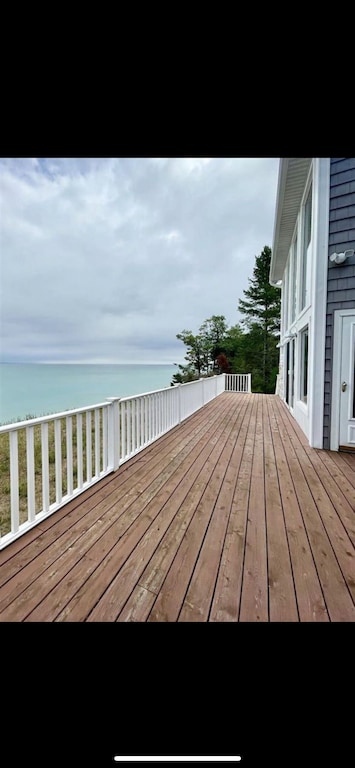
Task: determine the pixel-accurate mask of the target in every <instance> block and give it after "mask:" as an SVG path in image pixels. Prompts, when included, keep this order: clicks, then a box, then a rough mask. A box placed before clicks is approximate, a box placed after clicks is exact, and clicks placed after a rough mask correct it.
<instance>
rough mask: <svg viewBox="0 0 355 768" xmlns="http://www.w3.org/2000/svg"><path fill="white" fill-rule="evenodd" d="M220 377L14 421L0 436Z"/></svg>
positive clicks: (2, 427)
mask: <svg viewBox="0 0 355 768" xmlns="http://www.w3.org/2000/svg"><path fill="white" fill-rule="evenodd" d="M220 376H224V373H220V374H216V373H215V374H214V375H213V376H204V377H202V378H201V379H195V380H194V381H186V382H185V383H184V384H175V385H174V386H173V387H171V386H169V387H161V388H160V389H152V390H151V391H150V392H139V394H137V395H128V396H127V397H121V398H116V397H115V398H108V399H107V400H106V401H104V402H103V403H95V404H94V405H86V406H83V407H81V408H72V409H70V410H68V411H60V412H58V413H49V414H47V415H46V416H36V417H35V418H34V419H25V420H24V421H15V422H12V423H10V424H4V425H3V426H1V427H0V434H1V433H2V432H14V431H15V430H18V429H23V428H24V427H32V426H35V425H36V424H43V423H44V422H46V421H54V420H55V419H63V418H65V417H66V416H75V415H76V414H77V413H86V412H87V411H94V410H95V409H96V408H103V407H105V408H108V406H109V405H110V402H109V400H110V399H113V400H116V399H119V400H120V402H121V403H122V402H127V401H128V400H135V399H137V398H139V397H146V396H147V395H154V394H156V393H157V392H166V391H169V392H170V391H171V390H172V389H174V387H176V386H180V387H187V386H190V384H198V383H199V382H200V381H204V380H205V379H207V381H208V380H209V379H216V378H219V377H220Z"/></svg>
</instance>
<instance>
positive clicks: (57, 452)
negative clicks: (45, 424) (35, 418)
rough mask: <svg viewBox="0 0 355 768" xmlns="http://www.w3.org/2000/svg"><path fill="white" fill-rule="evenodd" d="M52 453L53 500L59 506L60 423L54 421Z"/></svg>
mask: <svg viewBox="0 0 355 768" xmlns="http://www.w3.org/2000/svg"><path fill="white" fill-rule="evenodd" d="M54 453H55V500H56V503H57V504H60V502H61V500H62V498H63V480H62V422H61V420H60V419H55V421H54Z"/></svg>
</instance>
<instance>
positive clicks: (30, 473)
mask: <svg viewBox="0 0 355 768" xmlns="http://www.w3.org/2000/svg"><path fill="white" fill-rule="evenodd" d="M26 455H27V519H28V520H30V521H31V522H32V521H33V520H34V519H35V517H36V501H35V457H34V427H27V428H26Z"/></svg>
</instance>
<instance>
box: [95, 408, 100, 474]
mask: <svg viewBox="0 0 355 768" xmlns="http://www.w3.org/2000/svg"><path fill="white" fill-rule="evenodd" d="M100 445H101V439H100V410H99V408H95V477H100V453H101V450H100Z"/></svg>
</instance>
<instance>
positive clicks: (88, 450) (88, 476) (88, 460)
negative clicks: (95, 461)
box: [86, 411, 92, 483]
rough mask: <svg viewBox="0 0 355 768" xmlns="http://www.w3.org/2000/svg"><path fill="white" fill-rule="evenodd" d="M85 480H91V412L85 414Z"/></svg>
mask: <svg viewBox="0 0 355 768" xmlns="http://www.w3.org/2000/svg"><path fill="white" fill-rule="evenodd" d="M86 480H87V482H88V483H90V482H91V480H92V440H91V411H87V412H86Z"/></svg>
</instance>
